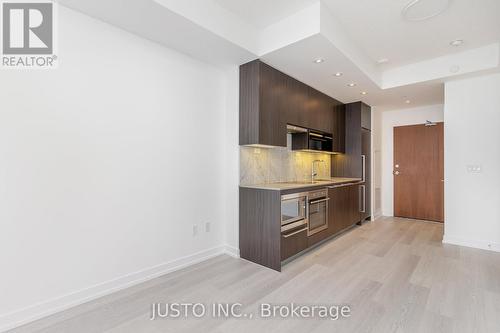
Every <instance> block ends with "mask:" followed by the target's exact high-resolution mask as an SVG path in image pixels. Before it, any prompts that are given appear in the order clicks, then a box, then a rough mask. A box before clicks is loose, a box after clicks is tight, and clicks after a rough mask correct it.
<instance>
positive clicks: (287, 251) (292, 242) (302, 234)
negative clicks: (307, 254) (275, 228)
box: [281, 229, 308, 261]
mask: <svg viewBox="0 0 500 333" xmlns="http://www.w3.org/2000/svg"><path fill="white" fill-rule="evenodd" d="M307 246H308V243H307V229H305V230H304V229H302V230H301V229H298V230H293V231H290V232H287V233H282V234H281V260H282V261H283V260H285V259H288V258H290V257H292V256H294V255H296V254H297V253H299V252H301V251H303V250H305V249H307Z"/></svg>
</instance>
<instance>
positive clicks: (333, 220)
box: [328, 186, 351, 235]
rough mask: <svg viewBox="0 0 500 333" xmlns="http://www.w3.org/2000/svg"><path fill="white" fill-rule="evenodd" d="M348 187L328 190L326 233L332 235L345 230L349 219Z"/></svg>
mask: <svg viewBox="0 0 500 333" xmlns="http://www.w3.org/2000/svg"><path fill="white" fill-rule="evenodd" d="M349 187H350V186H345V187H337V188H330V189H328V197H329V198H330V207H329V208H330V209H329V214H328V233H329V234H330V235H334V234H336V233H338V232H339V231H341V230H343V229H345V228H346V226H347V225H348V224H349V221H350V219H351V216H350V211H349V207H350V205H349V198H350V194H349V193H350V192H349Z"/></svg>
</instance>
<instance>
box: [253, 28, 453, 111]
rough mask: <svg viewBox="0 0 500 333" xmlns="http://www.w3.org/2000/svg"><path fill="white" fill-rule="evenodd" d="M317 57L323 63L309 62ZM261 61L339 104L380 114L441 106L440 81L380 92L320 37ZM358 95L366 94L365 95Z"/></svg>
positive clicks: (293, 45)
mask: <svg viewBox="0 0 500 333" xmlns="http://www.w3.org/2000/svg"><path fill="white" fill-rule="evenodd" d="M318 54H321V56H322V57H323V58H324V59H325V61H324V62H323V63H320V64H316V63H314V62H313V61H312V59H315V58H316V57H317V55H318ZM261 59H262V60H263V61H264V62H266V63H267V64H269V65H271V66H273V67H275V68H277V69H279V70H280V71H282V72H284V73H288V74H290V75H291V76H294V77H295V78H297V79H299V80H300V81H302V82H304V83H306V84H308V85H310V86H312V87H315V88H316V89H318V90H320V91H322V92H323V93H325V94H327V95H330V96H331V97H333V98H335V99H337V100H339V101H341V102H343V103H350V102H356V101H363V102H365V103H366V104H368V105H372V106H377V107H379V108H380V109H382V110H392V109H397V108H407V107H413V106H415V105H431V104H440V103H443V84H442V82H441V81H430V82H424V83H420V84H414V85H407V86H402V87H397V88H392V89H386V90H383V89H381V88H380V87H379V86H378V85H377V84H375V83H374V82H373V81H372V80H370V79H369V78H368V77H367V76H366V75H364V73H363V72H362V71H361V70H360V69H359V68H357V67H356V66H355V65H354V64H353V63H352V62H351V61H350V60H349V59H348V58H347V57H346V56H344V55H343V54H342V53H341V52H340V51H339V50H338V49H337V48H335V47H334V46H333V45H332V44H331V43H328V42H327V41H326V40H325V37H323V36H322V35H315V36H312V37H309V38H307V39H304V40H301V41H300V42H298V43H295V44H292V45H290V46H287V47H286V48H281V49H279V50H276V51H274V52H271V53H269V54H266V55H264V56H262V57H261ZM337 72H341V73H343V75H342V76H340V77H337V76H335V75H334V74H335V73H337ZM352 82H354V83H356V86H355V87H349V86H348V84H349V83H352ZM361 92H366V95H362V94H361ZM407 101H410V103H409V104H407Z"/></svg>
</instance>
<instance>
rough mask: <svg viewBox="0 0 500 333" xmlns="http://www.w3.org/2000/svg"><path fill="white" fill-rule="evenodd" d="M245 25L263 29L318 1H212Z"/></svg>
mask: <svg viewBox="0 0 500 333" xmlns="http://www.w3.org/2000/svg"><path fill="white" fill-rule="evenodd" d="M214 1H215V2H216V3H218V4H219V5H220V6H222V7H224V8H226V9H228V10H230V11H231V12H233V13H234V14H236V15H238V16H240V17H241V18H242V19H243V20H245V21H246V22H247V23H249V24H251V25H253V26H255V27H257V28H265V27H267V26H269V25H271V24H273V23H275V22H277V21H280V20H281V19H283V18H285V17H287V16H290V15H292V14H293V13H295V12H297V11H299V10H300V9H303V8H304V7H306V6H308V5H310V4H312V3H315V2H317V1H318V0H252V1H248V0H214Z"/></svg>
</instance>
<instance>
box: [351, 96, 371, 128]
mask: <svg viewBox="0 0 500 333" xmlns="http://www.w3.org/2000/svg"><path fill="white" fill-rule="evenodd" d="M358 103H359V104H360V105H359V108H361V127H362V128H364V129H367V130H370V131H371V129H372V108H371V107H370V106H369V105H366V104H365V103H363V102H358ZM358 103H355V104H358Z"/></svg>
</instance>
